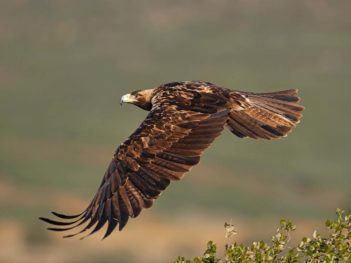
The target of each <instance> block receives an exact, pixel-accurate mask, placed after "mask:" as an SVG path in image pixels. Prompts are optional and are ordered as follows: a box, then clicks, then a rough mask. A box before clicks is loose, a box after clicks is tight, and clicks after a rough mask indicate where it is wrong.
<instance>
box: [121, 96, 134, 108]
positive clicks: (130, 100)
mask: <svg viewBox="0 0 351 263" xmlns="http://www.w3.org/2000/svg"><path fill="white" fill-rule="evenodd" d="M133 102H137V100H136V99H135V97H134V96H133V95H131V94H126V95H124V96H122V98H121V106H122V105H123V103H133Z"/></svg>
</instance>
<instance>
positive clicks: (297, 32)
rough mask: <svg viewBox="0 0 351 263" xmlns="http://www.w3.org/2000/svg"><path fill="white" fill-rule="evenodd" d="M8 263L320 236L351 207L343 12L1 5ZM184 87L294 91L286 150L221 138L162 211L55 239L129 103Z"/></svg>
mask: <svg viewBox="0 0 351 263" xmlns="http://www.w3.org/2000/svg"><path fill="white" fill-rule="evenodd" d="M0 4H1V8H0V247H1V250H0V262H6V263H7V262H16V263H17V262H171V261H172V260H173V259H175V258H176V256H177V255H180V254H181V255H185V256H188V257H192V256H195V255H198V254H200V253H201V252H202V251H203V247H204V246H205V244H206V242H207V241H208V240H209V239H212V240H214V241H215V242H217V243H219V244H224V243H225V242H226V240H225V238H224V228H223V224H224V222H225V221H230V220H232V221H233V224H234V225H235V226H236V227H237V228H238V230H239V235H238V237H237V239H236V240H237V241H243V242H245V241H247V240H253V239H256V240H258V239H261V238H262V239H265V240H267V239H269V237H270V236H271V235H272V234H274V229H275V226H276V225H277V224H278V222H279V219H280V218H282V217H284V218H289V219H291V220H293V221H294V222H295V223H296V224H297V225H298V229H299V230H298V233H297V236H301V235H310V234H311V233H312V232H313V230H314V229H315V228H316V227H321V226H322V225H323V222H324V220H325V219H326V218H327V217H332V216H333V213H334V211H335V209H336V208H337V207H341V208H344V209H346V210H350V209H351V191H350V189H351V174H350V171H351V169H350V161H351V159H350V153H351V139H350V134H351V118H350V109H349V104H350V97H351V88H350V83H351V19H350V12H351V2H350V1H348V0H344V1H343V0H335V1H330V0H310V1H303V0H295V1H287V0H266V1H259V0H234V1H233V0H203V1H199V0H197V1H195V0H180V1H171V0H163V1H161V0H150V1H136V0H129V1H121V0H120V1H112V0H100V1H93V0H74V1H71V0H60V1H54V0H46V1H44V0H35V1H30V0H2V1H1V3H0ZM174 80H206V81H210V82H213V83H216V84H218V85H220V86H224V87H227V88H232V89H239V90H248V91H262V92H264V91H275V90H282V89H289V88H299V89H300V95H301V97H302V98H303V102H302V103H303V105H304V106H306V110H305V112H304V118H303V121H302V122H301V124H300V125H299V126H298V128H297V129H295V130H294V132H293V133H292V134H290V136H289V137H288V138H286V139H283V140H279V141H274V142H265V141H254V140H249V139H247V140H240V139H238V138H236V137H234V136H233V135H232V134H231V133H229V132H225V133H224V134H223V135H222V137H221V138H220V139H219V140H217V141H216V143H215V144H214V145H213V147H212V148H210V150H208V151H207V152H206V154H205V155H204V158H203V161H202V163H201V164H200V165H199V166H198V167H196V168H195V169H193V170H192V172H191V174H189V175H188V176H186V177H185V179H184V180H182V181H181V182H177V183H173V184H172V185H171V187H169V188H168V189H167V191H165V192H164V194H163V195H162V197H161V198H159V199H158V200H157V202H156V203H155V205H154V207H153V208H152V209H149V210H146V211H143V213H142V214H141V215H140V217H139V218H138V219H136V220H131V221H130V222H129V224H128V225H127V227H126V229H125V230H124V231H123V232H120V233H118V232H115V233H114V234H113V235H112V237H110V238H109V239H107V240H105V241H104V242H100V241H99V240H100V238H101V237H102V236H101V233H100V235H99V234H97V235H95V236H94V237H92V238H90V239H88V240H85V241H79V240H77V239H72V240H62V239H61V237H60V235H59V234H55V233H48V232H47V231H46V230H45V225H44V224H42V223H41V222H39V220H37V217H38V216H47V215H48V213H49V211H51V210H56V211H57V210H58V211H63V212H72V213H76V212H79V211H80V210H82V209H83V208H85V206H86V205H87V203H88V202H89V201H90V198H91V197H92V195H93V194H94V193H95V190H96V188H97V186H98V184H99V183H100V180H101V177H102V175H103V173H104V171H105V168H106V166H107V164H108V162H109V161H110V159H111V157H112V154H113V152H114V150H115V148H116V147H117V146H118V145H119V144H120V143H121V142H122V141H123V140H124V139H126V138H127V137H128V136H129V135H130V134H131V132H132V131H133V130H134V129H135V128H136V127H137V126H138V125H139V123H140V122H141V121H142V120H143V118H144V117H145V116H146V112H143V111H141V110H139V109H137V108H136V107H133V106H129V105H127V106H126V107H123V108H120V107H119V99H120V97H121V96H122V95H123V94H125V93H128V92H130V91H133V90H136V89H144V88H145V89H146V88H151V87H154V86H157V85H159V84H162V83H165V82H170V81H174Z"/></svg>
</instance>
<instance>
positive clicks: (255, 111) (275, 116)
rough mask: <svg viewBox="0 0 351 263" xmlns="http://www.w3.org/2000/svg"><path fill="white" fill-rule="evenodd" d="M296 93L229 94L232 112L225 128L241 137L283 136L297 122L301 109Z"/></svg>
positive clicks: (293, 90)
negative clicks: (227, 127)
mask: <svg viewBox="0 0 351 263" xmlns="http://www.w3.org/2000/svg"><path fill="white" fill-rule="evenodd" d="M297 93H298V90H295V89H291V90H285V91H278V92H270V93H250V92H239V91H235V92H232V93H231V102H232V105H231V112H230V114H229V117H230V118H229V119H228V122H227V125H228V126H229V129H230V130H231V131H232V133H234V134H235V135H237V136H238V137H240V138H244V137H250V138H254V139H258V138H263V139H267V140H270V139H276V138H281V137H285V136H286V135H287V134H288V133H289V132H290V131H291V129H292V128H294V127H295V126H296V124H297V123H299V121H300V119H301V117H302V114H301V112H302V111H303V109H304V107H303V106H301V105H299V104H298V102H299V101H300V98H299V97H298V96H297Z"/></svg>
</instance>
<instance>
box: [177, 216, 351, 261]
mask: <svg viewBox="0 0 351 263" xmlns="http://www.w3.org/2000/svg"><path fill="white" fill-rule="evenodd" d="M336 215H337V219H336V220H334V221H332V220H327V222H326V223H325V225H326V227H327V228H328V233H329V234H328V235H327V236H326V237H322V236H321V235H320V234H318V233H317V231H315V232H314V233H313V236H312V237H310V238H308V237H304V238H303V239H302V240H301V242H300V243H299V244H298V245H297V246H295V247H291V245H290V241H291V236H290V235H291V233H292V232H293V231H294V230H295V229H296V227H295V226H294V225H293V224H292V223H291V222H290V221H286V220H281V221H280V226H279V228H278V230H277V233H276V235H274V236H273V237H272V244H271V245H269V244H267V243H266V242H264V241H259V242H253V243H252V244H251V245H250V246H246V245H243V244H237V243H234V244H231V243H229V244H227V245H226V247H225V256H224V259H219V258H218V257H219V256H218V255H217V246H216V244H215V243H214V242H212V241H210V242H208V244H207V249H206V251H205V253H204V255H203V256H202V257H201V258H195V259H194V260H193V261H192V260H189V259H185V258H184V257H179V258H178V260H176V261H174V263H192V262H194V263H223V262H226V263H250V262H266V263H270V262H271V263H273V262H281V263H293V262H326V263H330V262H351V214H348V215H345V211H342V210H340V209H338V210H337V211H336ZM226 230H227V238H228V239H230V238H231V237H232V235H234V234H236V231H235V229H234V228H233V226H232V225H229V224H226Z"/></svg>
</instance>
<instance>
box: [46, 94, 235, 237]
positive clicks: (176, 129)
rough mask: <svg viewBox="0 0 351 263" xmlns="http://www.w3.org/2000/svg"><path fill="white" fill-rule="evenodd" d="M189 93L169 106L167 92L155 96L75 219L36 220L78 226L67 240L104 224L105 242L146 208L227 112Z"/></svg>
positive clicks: (208, 97)
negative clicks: (148, 109) (151, 106)
mask: <svg viewBox="0 0 351 263" xmlns="http://www.w3.org/2000/svg"><path fill="white" fill-rule="evenodd" d="M192 92H193V94H191V92H190V95H189V93H188V94H187V96H190V97H191V99H190V100H189V98H188V97H187V98H185V97H184V100H182V99H181V97H179V98H180V99H179V100H177V101H173V102H170V101H169V98H167V95H169V94H167V93H165V94H161V95H160V96H158V98H157V100H156V101H155V102H154V107H153V109H152V110H151V112H150V113H149V115H148V116H147V118H146V119H145V121H144V122H143V123H142V124H141V125H140V127H139V128H138V129H137V130H136V131H135V132H134V133H133V134H132V135H131V136H130V138H129V139H128V140H127V141H126V142H125V143H123V144H122V145H121V146H120V147H119V148H118V149H117V150H116V153H115V155H114V157H113V159H112V161H111V163H110V165H109V167H108V168H107V171H106V172H105V175H104V177H103V179H102V182H101V184H100V187H99V188H98V190H97V193H96V194H95V196H94V198H93V200H92V201H91V203H90V204H89V206H88V207H87V208H86V209H85V210H84V211H83V212H82V213H81V214H79V215H73V216H67V215H62V214H59V213H53V214H54V215H55V216H57V217H58V218H60V219H64V220H63V221H57V220H51V219H47V218H41V219H42V220H44V221H45V222H47V223H49V224H51V225H54V227H51V228H49V230H53V231H66V230H72V229H75V228H78V227H80V226H81V227H82V230H80V231H79V232H78V233H76V234H73V235H68V236H66V237H72V236H75V235H78V234H80V233H83V232H85V231H87V230H89V229H91V228H93V227H94V228H93V230H92V231H91V232H90V234H92V233H95V232H96V231H98V230H99V229H101V228H102V227H103V226H104V225H105V223H106V222H108V228H107V231H106V233H105V236H104V238H106V237H107V236H108V235H110V234H111V232H112V231H113V230H114V229H115V228H116V226H117V225H118V226H119V230H122V229H123V227H124V226H125V225H126V224H127V222H128V219H129V217H132V218H134V217H137V216H138V215H139V214H140V212H141V210H142V209H143V208H149V207H151V206H152V204H153V201H154V200H155V199H156V198H157V197H158V196H159V195H160V193H161V192H162V191H163V190H165V189H166V187H167V186H168V185H169V183H170V181H171V180H179V179H181V178H182V177H183V175H184V174H185V173H186V172H188V171H189V170H190V168H191V167H192V166H194V165H196V164H197V163H198V162H199V160H200V155H201V153H202V152H203V151H204V150H205V149H206V148H207V147H208V146H209V145H210V144H211V143H212V142H213V141H214V139H215V138H216V137H217V136H219V135H220V134H221V132H222V131H223V129H224V125H225V123H226V121H227V119H228V110H227V109H226V107H225V104H226V99H225V98H223V97H221V96H220V95H216V94H212V93H196V94H195V91H192ZM209 103H210V104H209ZM209 105H210V106H209ZM83 226H84V227H83Z"/></svg>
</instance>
